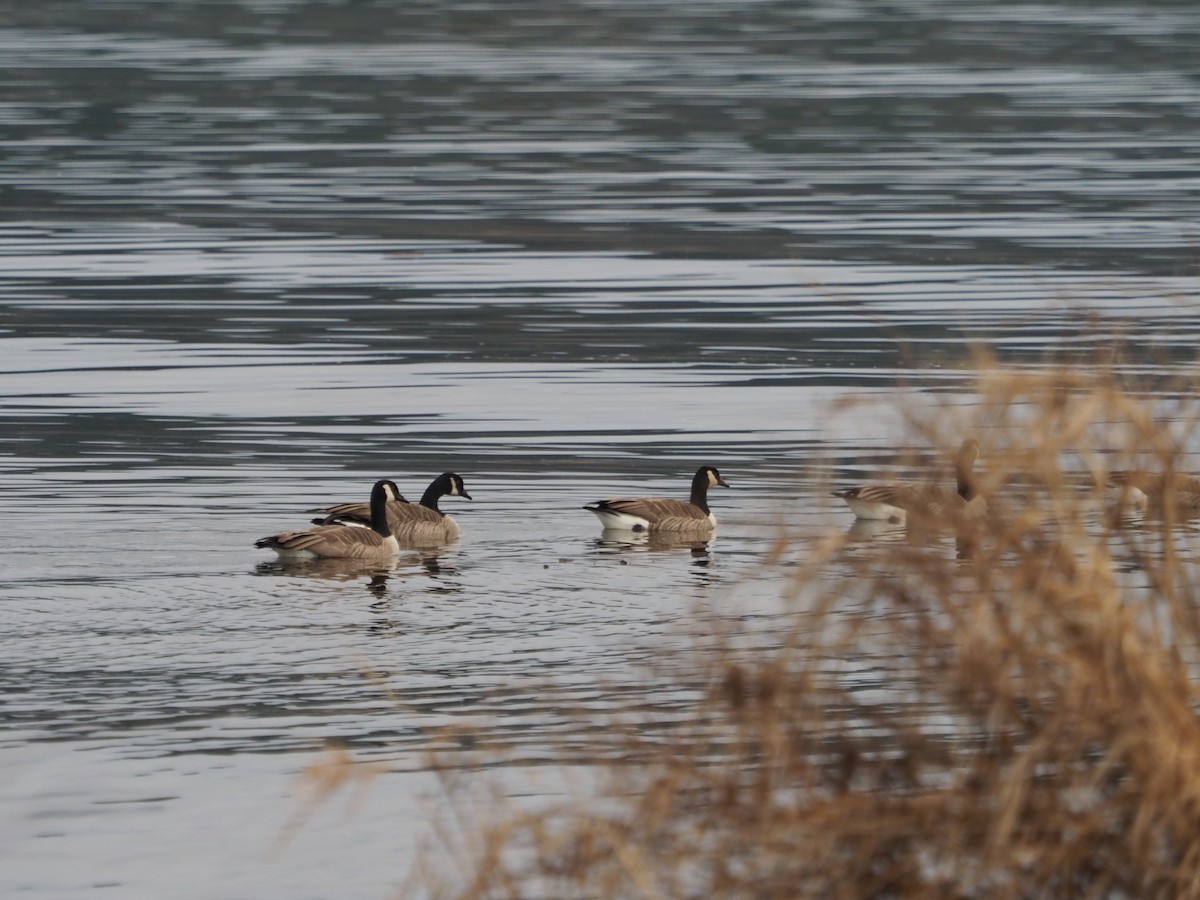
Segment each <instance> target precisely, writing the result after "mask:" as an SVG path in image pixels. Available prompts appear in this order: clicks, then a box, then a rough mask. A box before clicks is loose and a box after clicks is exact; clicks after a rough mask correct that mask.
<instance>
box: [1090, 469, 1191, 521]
mask: <svg viewBox="0 0 1200 900" xmlns="http://www.w3.org/2000/svg"><path fill="white" fill-rule="evenodd" d="M1105 488H1106V494H1107V498H1108V502H1109V506H1110V508H1112V509H1113V510H1114V511H1116V512H1118V513H1138V514H1141V513H1146V512H1153V513H1157V514H1158V515H1162V513H1163V512H1164V511H1165V510H1166V509H1167V508H1168V506H1169V507H1170V509H1171V511H1172V513H1173V514H1174V515H1175V516H1178V517H1180V518H1184V519H1191V518H1195V517H1196V516H1200V478H1197V477H1196V476H1195V475H1180V474H1179V473H1177V472H1171V473H1170V474H1167V473H1161V472H1160V473H1157V474H1154V473H1150V472H1128V471H1116V472H1109V473H1108V479H1107V482H1106V484H1105Z"/></svg>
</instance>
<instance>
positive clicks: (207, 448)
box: [0, 0, 1200, 900]
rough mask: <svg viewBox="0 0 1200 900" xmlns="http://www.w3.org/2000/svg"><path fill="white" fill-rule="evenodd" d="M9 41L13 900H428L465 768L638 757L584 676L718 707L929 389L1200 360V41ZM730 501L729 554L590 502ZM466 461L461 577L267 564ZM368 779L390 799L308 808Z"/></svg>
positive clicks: (928, 27) (1010, 12) (232, 30)
mask: <svg viewBox="0 0 1200 900" xmlns="http://www.w3.org/2000/svg"><path fill="white" fill-rule="evenodd" d="M0 11H2V12H3V16H2V17H0V23H3V24H0V54H2V55H3V58H4V60H5V66H4V69H3V71H2V72H0V83H2V84H3V87H4V90H3V93H2V94H0V144H2V149H3V153H2V154H0V396H2V397H3V407H2V408H0V417H2V428H0V485H2V487H3V494H4V498H5V500H6V505H7V508H8V515H7V516H6V524H5V526H4V527H3V529H2V530H0V560H2V565H3V573H4V577H3V579H2V583H0V616H2V619H3V624H4V629H3V636H2V637H0V661H2V663H3V665H0V690H2V694H0V696H2V697H3V705H2V706H0V760H3V767H2V769H3V773H4V774H3V775H0V801H2V802H3V804H4V807H5V809H6V811H7V814H6V816H5V817H4V819H3V822H2V823H0V892H3V893H4V894H5V895H6V896H7V895H14V896H28V897H35V898H47V900H50V898H70V897H77V896H84V895H87V896H89V897H96V896H99V897H103V896H111V897H121V898H139V897H146V898H158V897H163V896H173V897H196V898H212V897H230V898H232V897H251V896H252V897H256V898H263V897H280V898H294V897H301V896H303V897H314V898H377V897H386V896H388V895H389V893H390V892H391V891H392V890H393V889H394V888H395V886H396V885H397V884H398V883H399V882H400V881H401V879H402V878H403V876H404V874H405V871H406V868H407V864H408V861H409V860H410V859H411V856H412V852H413V848H414V846H415V843H416V842H417V841H418V840H420V839H421V838H422V837H423V836H424V835H425V834H426V827H425V825H426V822H427V820H428V818H429V816H430V815H431V814H433V813H434V812H435V811H436V809H437V807H438V804H439V801H438V797H439V793H438V791H439V789H438V787H437V783H436V779H435V778H434V777H433V776H432V775H431V774H430V772H429V771H428V768H427V762H426V757H425V753H426V752H427V751H428V750H429V749H431V746H432V744H433V743H435V742H436V741H437V740H441V738H435V737H434V736H435V735H437V734H440V733H441V732H440V731H439V730H438V729H440V728H442V727H443V726H448V725H463V726H464V727H470V728H471V729H474V730H475V734H476V735H477V739H479V740H481V741H483V742H484V743H485V744H488V745H490V746H493V747H505V748H508V756H509V758H510V760H511V768H512V769H513V770H521V769H523V768H525V767H526V766H527V764H531V763H536V762H541V761H544V760H545V759H547V758H552V757H553V756H554V755H555V753H556V749H555V748H558V747H561V746H562V745H563V743H564V742H565V743H566V744H568V745H572V744H578V745H580V746H584V745H586V744H587V743H588V741H587V735H586V734H585V732H586V731H587V727H588V726H587V725H585V724H581V722H580V721H579V718H578V717H576V716H574V715H572V713H571V712H570V711H568V710H565V709H562V708H559V707H557V706H549V705H547V703H546V702H545V691H544V685H545V683H546V682H547V680H552V681H553V682H554V683H556V684H557V685H559V686H560V687H561V688H562V689H563V690H564V691H566V695H565V696H566V697H568V698H571V699H572V700H573V701H574V702H575V703H576V706H577V707H578V709H582V710H595V711H598V712H604V711H607V710H624V709H649V710H660V711H661V714H662V715H663V716H670V714H671V710H672V708H674V707H678V706H679V705H681V704H686V703H688V702H690V701H691V700H692V699H693V698H694V697H695V696H696V693H697V691H698V690H699V687H700V685H699V683H698V681H697V679H698V678H699V673H697V672H694V671H692V670H691V669H690V668H689V664H688V662H687V657H686V656H685V655H684V654H679V660H678V663H677V664H676V665H674V667H673V668H672V667H671V666H670V665H667V666H666V668H668V669H671V670H672V671H675V672H677V673H678V677H677V678H675V679H674V680H669V679H668V680H664V679H662V678H651V677H649V676H648V675H647V672H648V671H649V668H648V667H649V666H651V665H653V666H654V667H655V668H656V670H657V671H659V672H661V671H662V670H663V668H664V661H666V660H669V659H670V657H671V654H672V653H674V652H675V651H676V650H678V649H679V648H681V647H682V646H683V645H684V644H685V643H686V639H685V638H684V637H683V634H682V632H683V631H684V630H685V629H686V628H687V626H688V624H689V623H690V622H693V621H701V620H702V619H703V617H705V616H713V615H715V616H717V617H722V616H736V617H740V618H742V619H744V620H745V621H747V622H751V623H754V622H759V623H761V634H762V640H764V641H765V642H769V641H770V639H771V628H772V625H771V623H772V622H773V621H774V620H775V618H776V617H777V616H778V615H779V614H780V612H781V610H782V608H783V604H782V603H781V601H780V595H781V591H782V589H783V586H784V584H785V581H786V574H785V572H784V571H781V570H780V569H779V568H777V567H772V566H769V565H767V564H766V563H765V559H766V557H767V556H768V551H769V549H770V548H771V547H772V545H773V542H774V540H775V538H776V536H777V534H778V533H779V530H780V528H786V529H788V530H789V531H791V532H792V533H794V534H796V535H799V536H801V539H800V540H798V541H797V543H796V544H795V545H794V547H793V549H792V550H791V551H790V553H791V554H792V558H803V555H804V552H805V542H804V539H803V536H804V535H811V534H814V533H818V532H820V531H822V530H824V529H827V528H831V527H832V528H838V529H841V528H846V527H848V526H849V524H850V523H849V521H848V519H847V514H846V512H845V510H843V509H840V508H838V507H837V506H836V505H835V501H833V499H832V498H830V497H829V496H828V492H827V488H828V485H829V483H830V481H831V480H836V479H842V478H849V477H854V476H857V475H861V474H863V473H869V472H874V471H877V470H878V469H879V468H881V467H887V466H888V465H890V464H891V463H892V462H893V461H894V459H895V458H896V453H897V452H898V451H900V450H903V449H905V447H904V445H903V444H904V441H905V440H906V438H904V437H903V433H904V432H903V429H902V427H901V424H902V423H901V417H900V415H899V414H898V413H897V412H896V406H897V404H896V403H895V402H894V401H895V400H896V399H897V398H899V397H904V398H906V399H907V402H917V403H920V402H925V401H924V399H923V396H924V397H931V396H936V397H937V399H938V402H944V403H947V404H949V405H951V406H953V405H967V406H969V405H970V404H971V402H972V399H971V395H970V391H969V383H970V375H971V363H970V355H969V350H970V348H972V347H977V348H984V349H987V350H989V351H990V352H992V353H993V354H995V355H997V356H999V357H1000V358H1002V359H1008V360H1018V361H1030V360H1038V359H1041V358H1043V357H1044V356H1045V355H1046V354H1047V353H1053V354H1057V355H1059V356H1060V357H1061V356H1063V355H1066V356H1068V357H1071V356H1072V355H1073V354H1077V355H1078V358H1080V359H1088V358H1091V357H1092V355H1093V353H1094V352H1095V350H1096V349H1097V348H1098V347H1103V346H1105V345H1106V344H1107V343H1108V342H1109V341H1110V339H1111V338H1112V336H1113V335H1114V334H1118V335H1123V336H1124V337H1125V338H1127V340H1128V342H1129V347H1130V350H1129V354H1130V357H1129V358H1130V360H1131V363H1132V364H1133V365H1135V366H1138V367H1141V368H1142V369H1144V370H1149V371H1161V372H1163V373H1165V374H1173V373H1183V372H1186V371H1188V367H1189V366H1190V365H1191V363H1192V362H1193V360H1194V354H1195V347H1196V344H1197V341H1198V339H1200V315H1198V314H1197V310H1198V306H1197V285H1196V273H1197V264H1196V242H1197V237H1198V233H1197V225H1196V223H1197V221H1198V215H1197V214H1198V213H1200V174H1198V173H1200V167H1198V165H1197V162H1198V159H1197V139H1196V135H1197V133H1200V66H1198V64H1197V62H1196V60H1197V57H1196V53H1195V48H1196V47H1197V46H1200V18H1197V17H1196V15H1195V9H1194V5H1193V4H1192V3H1190V2H1189V3H1185V2H1178V3H1171V2H1159V3H1155V4H1152V5H1150V6H1147V5H1146V4H1140V3H1136V4H1135V3H1122V2H1104V3H1083V2H1078V3H1075V2H1065V0H1059V2H1051V3H1036V4H1035V3H1019V2H1018V3H986V2H982V3H971V4H965V5H964V4H958V3H943V2H936V0H927V2H920V0H916V2H910V3H905V4H899V5H895V6H891V7H879V6H878V5H857V4H848V3H840V2H832V0H829V2H818V3H813V4H786V3H772V2H737V3H731V2H728V0H707V2H690V3H686V4H685V3H662V2H644V3H625V2H618V0H611V2H604V0H596V2H585V0H576V2H566V3H562V2H558V3H539V2H525V3H516V4H510V3H491V2H481V3H473V4H459V3H431V4H394V3H354V4H338V3H318V2H310V3H304V2H287V0H279V2H254V0H245V2H228V3H207V2H194V3H188V4H165V5H164V4H150V3H137V2H109V3H81V2H57V3H46V4H24V3H12V2H8V3H0ZM846 398H851V399H857V400H862V401H867V402H868V404H870V405H868V406H861V405H860V406H854V407H850V408H849V409H844V408H842V407H841V406H840V405H839V401H841V400H844V399H846ZM864 410H869V411H867V412H864ZM702 463H713V464H716V465H718V466H719V467H720V469H721V471H722V473H723V474H724V476H725V477H726V478H727V479H728V481H729V482H730V484H731V485H732V487H731V489H730V490H729V491H717V492H714V493H713V496H712V498H711V499H712V502H713V507H714V509H715V510H716V513H717V515H718V518H719V519H720V527H719V531H718V536H717V538H716V540H715V541H714V542H713V543H712V544H711V545H710V546H707V547H700V548H697V547H691V546H674V547H660V546H657V545H655V546H651V545H643V544H638V545H625V544H615V543H612V542H607V541H602V540H600V533H599V530H598V525H597V522H596V521H595V520H594V518H593V517H592V516H591V515H590V514H589V513H587V512H585V511H583V510H582V509H580V507H581V506H582V504H583V503H586V502H588V501H591V500H594V499H597V498H599V497H604V496H609V495H612V494H619V493H644V494H669V495H676V496H684V495H686V492H687V484H688V480H689V479H690V476H691V473H692V472H694V471H695V469H696V467H697V466H699V465H700V464H702ZM442 471H456V472H458V473H460V474H461V475H462V476H463V478H464V479H465V481H466V484H467V487H468V490H469V491H470V492H471V494H472V495H473V497H474V500H473V501H471V502H468V501H465V500H461V499H459V498H447V499H446V500H444V501H443V508H445V509H447V510H448V511H450V512H451V514H453V515H454V516H455V517H456V518H457V520H458V521H459V522H460V524H461V525H462V528H463V537H462V539H461V541H459V542H458V543H457V544H456V545H454V546H451V547H448V548H445V549H444V550H441V551H438V552H427V553H422V554H418V553H406V554H405V555H404V556H402V557H401V559H400V560H399V562H398V563H397V564H396V565H395V566H392V567H389V568H387V569H386V570H384V571H379V570H362V569H357V570H356V569H347V568H346V567H339V566H333V567H328V566H318V565H308V566H285V565H282V564H280V563H279V562H277V561H276V560H275V559H274V557H273V555H272V554H270V553H268V552H265V551H261V550H256V549H255V548H254V547H253V542H254V540H255V539H256V538H258V537H261V536H263V535H265V534H269V533H272V532H273V531H277V530H280V529H281V528H285V527H295V526H297V525H300V524H302V523H303V522H304V521H305V520H306V518H305V515H304V511H305V510H306V509H308V508H309V507H311V506H314V505H317V504H320V503H325V502H330V501H341V500H365V499H366V494H367V492H368V491H369V488H370V484H371V482H372V481H374V480H375V479H376V478H379V477H382V476H390V477H393V478H395V479H396V480H397V481H398V482H399V484H400V486H401V488H402V490H404V491H405V493H406V494H408V495H409V496H410V497H414V496H419V495H420V492H421V491H422V489H423V488H424V486H425V485H426V484H428V482H429V481H430V480H431V479H432V478H433V477H434V476H435V475H436V474H438V473H439V472H442ZM561 701H562V696H559V698H558V700H557V701H556V702H561ZM330 746H335V747H348V748H350V749H351V750H352V751H353V752H354V753H355V754H356V755H357V756H358V757H360V758H363V759H368V760H374V761H378V762H381V763H384V764H385V768H386V771H387V774H382V775H379V776H378V777H377V778H376V779H375V780H374V781H373V782H372V783H371V785H370V787H369V789H368V790H367V791H365V792H364V793H363V795H362V796H361V798H360V799H359V802H358V804H357V805H348V804H346V803H343V802H341V800H340V799H338V800H335V801H334V802H332V803H330V804H326V805H323V806H318V807H316V808H315V809H309V808H308V807H306V806H305V805H304V791H305V785H306V784H311V783H312V779H311V778H310V779H309V781H307V782H306V781H305V780H304V778H302V777H301V775H300V773H301V771H302V770H304V769H305V767H307V766H310V765H312V764H313V763H314V762H316V761H320V760H321V759H324V758H325V757H324V756H323V755H322V754H323V752H324V751H325V748H328V747H330ZM597 746H601V747H602V742H600V744H599V745H597ZM592 752H603V751H602V749H601V750H595V748H594V747H593V751H592ZM546 790H548V791H549V790H551V788H546ZM298 823H299V827H296V828H293V826H296V825H297V824H298ZM284 838H287V840H284Z"/></svg>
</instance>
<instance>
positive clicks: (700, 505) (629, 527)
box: [583, 466, 729, 536]
mask: <svg viewBox="0 0 1200 900" xmlns="http://www.w3.org/2000/svg"><path fill="white" fill-rule="evenodd" d="M710 487H725V488H727V487H729V485H728V484H726V483H725V480H724V479H723V478H722V477H721V473H720V472H718V471H717V470H716V469H715V468H713V467H712V466H701V467H700V468H699V469H697V470H696V474H695V476H694V477H693V478H692V495H691V497H690V498H688V499H687V500H673V499H670V498H667V497H631V498H613V499H610V500H597V501H596V502H595V503H589V504H587V505H586V506H584V507H583V508H584V509H586V510H590V511H591V512H594V513H595V514H596V516H597V517H598V518H599V519H600V524H601V525H602V526H603V527H604V530H605V531H639V532H645V531H648V532H651V533H658V534H679V535H695V536H707V535H711V534H712V531H713V528H714V527H715V526H716V524H717V518H716V516H714V515H713V514H712V511H711V510H710V509H709V508H708V489H709V488H710Z"/></svg>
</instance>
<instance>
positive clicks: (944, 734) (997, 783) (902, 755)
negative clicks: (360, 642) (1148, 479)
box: [420, 368, 1200, 900]
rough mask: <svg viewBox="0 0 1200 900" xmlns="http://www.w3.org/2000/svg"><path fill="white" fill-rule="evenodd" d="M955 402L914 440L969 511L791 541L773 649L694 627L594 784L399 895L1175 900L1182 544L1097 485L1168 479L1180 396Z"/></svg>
mask: <svg viewBox="0 0 1200 900" xmlns="http://www.w3.org/2000/svg"><path fill="white" fill-rule="evenodd" d="M1151 396H1152V397H1153V400H1151V399H1150V397H1151ZM1172 396H1174V397H1176V398H1177V399H1176V400H1172V399H1171V398H1172ZM968 414H969V417H970V418H969V421H967V420H964V419H963V418H962V416H961V415H959V416H952V415H950V414H943V415H935V416H926V417H923V418H922V417H918V418H917V419H914V421H913V434H914V443H922V442H923V443H925V444H926V445H928V446H932V447H938V448H943V449H944V450H945V451H946V454H947V457H946V458H947V459H949V455H950V454H951V453H952V452H953V448H955V447H957V445H958V442H959V441H960V440H961V437H962V435H963V433H964V431H968V430H969V431H970V432H971V433H973V434H975V435H976V436H978V437H979V438H980V440H981V441H982V443H983V446H984V456H983V459H982V460H981V462H980V466H979V472H978V477H979V480H980V483H979V487H980V488H981V490H982V491H983V492H984V493H985V494H986V495H987V497H988V507H989V514H988V517H987V518H986V520H984V521H980V522H971V523H967V524H962V523H960V525H959V528H960V531H959V533H958V534H957V535H955V536H954V537H953V538H948V537H944V538H941V539H935V540H929V539H927V537H923V538H922V539H921V540H908V541H899V542H894V543H880V544H878V545H872V546H870V547H869V548H868V549H869V552H866V553H864V552H855V553H849V552H847V551H848V546H849V545H848V543H847V539H846V536H845V534H844V531H842V530H838V529H835V530H832V531H831V533H830V534H828V535H826V536H824V537H822V538H820V539H818V540H815V541H813V542H812V543H811V544H809V545H808V546H806V547H805V548H804V552H803V553H802V558H803V564H802V565H799V566H795V567H793V568H791V569H788V570H787V571H788V574H787V578H788V579H789V580H788V588H787V589H788V592H789V597H790V607H791V608H790V611H789V613H788V615H787V616H786V620H785V621H784V622H781V623H780V630H779V633H778V634H777V635H776V636H775V640H774V641H773V646H771V647H766V648H764V647H763V646H761V643H759V642H755V641H749V642H747V641H744V640H742V638H743V636H742V635H739V634H738V633H737V631H736V628H735V627H734V626H732V625H730V624H728V623H726V624H724V625H722V626H720V627H718V626H715V625H711V624H710V627H711V628H712V630H710V631H709V632H708V633H707V634H704V635H697V638H696V641H695V650H694V653H695V654H697V656H698V660H696V661H693V663H694V665H696V666H700V667H702V668H703V670H704V671H706V672H707V673H708V678H709V682H708V683H709V685H710V689H709V690H708V692H707V698H706V700H705V701H704V702H703V703H701V704H698V705H697V706H696V707H695V708H694V709H693V710H691V711H690V714H689V715H687V716H683V717H681V720H680V721H677V722H675V723H673V724H671V725H670V726H667V727H664V726H661V725H658V724H656V725H654V726H653V727H652V728H648V729H647V731H646V732H645V733H644V734H643V735H642V736H641V737H639V736H638V732H636V731H626V732H624V733H626V734H628V735H629V736H628V738H627V740H628V741H629V746H628V754H627V756H626V760H627V761H626V762H624V763H613V764H612V765H611V766H610V767H609V768H608V771H606V772H603V773H601V784H600V787H599V790H598V792H597V794H596V795H595V796H594V797H591V798H589V799H586V800H584V799H581V798H579V797H575V798H571V799H568V800H565V801H563V802H562V803H561V804H558V805H556V806H543V807H541V808H539V809H537V810H536V811H533V812H529V811H524V812H522V811H517V810H514V809H512V808H510V809H509V811H508V812H501V813H497V815H496V816H495V818H494V819H493V820H491V821H490V822H486V823H482V824H481V826H480V830H479V831H478V832H477V833H474V834H473V835H472V836H471V839H470V840H471V843H470V844H469V849H470V854H469V856H467V857H465V858H464V857H462V856H458V857H456V858H455V863H456V864H459V865H460V866H461V868H459V869H458V870H457V871H455V872H453V873H447V872H446V871H440V872H435V871H434V869H432V868H426V869H423V870H422V872H421V877H420V892H421V893H425V894H430V895H433V896H439V897H456V898H463V900H466V898H483V897H488V898H492V897H504V898H530V897H600V898H616V897H647V898H654V897H664V898H676V897H697V898H716V897H721V898H743V897H744V898H750V897H753V898H776V897H777V898H794V897H821V898H856V900H857V898H867V897H897V898H908V897H968V898H1027V897H1104V898H1110V897H1130V898H1159V897H1161V898H1183V897H1200V722H1198V720H1197V715H1196V712H1197V708H1198V701H1200V696H1198V691H1197V686H1196V685H1197V681H1196V677H1195V676H1196V674H1197V669H1196V666H1197V662H1200V613H1198V610H1200V604H1198V603H1197V600H1198V597H1197V586H1198V584H1200V581H1198V579H1197V570H1196V568H1195V565H1194V561H1193V552H1192V550H1191V549H1190V548H1194V547H1195V545H1196V540H1197V539H1198V537H1197V535H1196V533H1195V532H1192V531H1191V530H1189V528H1188V527H1186V523H1180V522H1176V521H1175V520H1174V519H1175V516H1174V514H1173V513H1172V507H1171V506H1170V505H1169V504H1167V505H1166V506H1165V507H1164V516H1163V518H1161V519H1156V520H1150V521H1142V522H1137V523H1129V522H1127V521H1123V520H1122V519H1121V517H1119V516H1116V515H1112V514H1111V510H1110V509H1109V508H1108V507H1107V505H1106V501H1105V495H1104V493H1103V491H1101V490H1099V489H1098V488H1097V486H1099V485H1103V483H1104V481H1105V478H1106V474H1107V472H1108V471H1109V470H1110V469H1118V468H1119V469H1126V470H1128V469H1138V468H1141V469H1152V470H1154V471H1166V472H1172V471H1175V470H1177V469H1178V468H1179V466H1180V456H1179V452H1178V448H1179V447H1181V446H1184V445H1185V444H1186V443H1187V441H1188V438H1189V436H1190V434H1191V432H1192V430H1193V428H1194V424H1195V416H1194V410H1193V408H1192V403H1191V399H1190V396H1189V395H1187V394H1183V393H1174V394H1173V393H1172V392H1171V390H1170V388H1169V387H1167V388H1164V387H1162V386H1156V387H1155V390H1154V392H1153V394H1152V395H1139V394H1137V393H1135V392H1133V391H1131V390H1130V389H1129V388H1128V387H1127V386H1124V385H1122V384H1121V383H1119V381H1118V380H1117V379H1116V378H1115V377H1112V376H1109V375H1090V374H1087V375H1084V374H1079V373H1078V372H1077V371H1070V370H1061V369H1059V370H1042V371H1036V372H1028V371H1026V372H1018V371H1012V370H1003V369H997V368H993V369H990V370H989V371H988V372H987V373H986V374H984V375H983V376H981V378H980V381H979V384H978V403H977V404H976V405H974V406H972V407H970V409H969V411H968ZM1184 470H1185V471H1186V469H1184ZM910 524H911V523H910ZM860 550H861V548H860ZM784 555H786V548H784V549H781V557H782V556H784ZM663 677H670V673H669V672H667V673H665V674H664V676H663ZM439 852H442V853H444V852H445V848H444V847H441V848H439Z"/></svg>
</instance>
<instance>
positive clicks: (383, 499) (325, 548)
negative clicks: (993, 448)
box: [254, 479, 400, 559]
mask: <svg viewBox="0 0 1200 900" xmlns="http://www.w3.org/2000/svg"><path fill="white" fill-rule="evenodd" d="M399 496H400V491H399V490H398V489H397V488H396V485H395V484H394V483H393V482H391V481H388V480H387V479H383V480H381V481H377V482H375V486H374V487H372V488H371V502H370V503H369V504H367V508H368V510H369V513H370V527H368V528H347V527H346V526H344V525H320V526H318V527H316V528H309V529H306V530H304V531H283V532H280V533H279V534H273V535H271V536H270V537H265V538H261V539H259V540H257V541H255V542H254V546H255V547H261V548H265V549H269V550H274V551H275V552H276V553H278V554H279V555H280V556H281V557H287V558H289V559H382V558H386V557H390V556H395V555H396V554H397V553H399V552H400V545H399V544H398V543H396V536H395V535H394V534H393V533H392V529H391V527H390V526H389V524H388V515H387V506H388V503H389V502H390V501H394V500H395V499H396V498H397V497H399Z"/></svg>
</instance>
